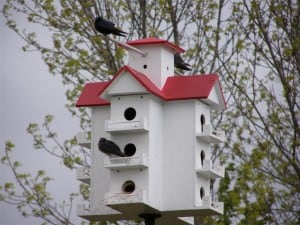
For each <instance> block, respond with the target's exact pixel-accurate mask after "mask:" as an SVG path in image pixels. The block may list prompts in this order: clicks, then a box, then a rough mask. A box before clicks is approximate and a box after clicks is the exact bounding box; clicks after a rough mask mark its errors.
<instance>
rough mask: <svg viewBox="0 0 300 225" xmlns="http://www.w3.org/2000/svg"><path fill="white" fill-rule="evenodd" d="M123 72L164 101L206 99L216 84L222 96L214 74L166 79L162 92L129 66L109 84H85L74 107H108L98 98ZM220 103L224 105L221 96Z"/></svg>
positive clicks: (107, 103)
mask: <svg viewBox="0 0 300 225" xmlns="http://www.w3.org/2000/svg"><path fill="white" fill-rule="evenodd" d="M124 71H128V72H129V74H131V75H132V76H133V77H134V78H135V79H136V80H137V81H138V82H139V83H140V84H141V85H143V87H144V88H145V89H146V90H147V91H149V92H150V93H152V94H154V95H156V96H158V97H160V98H161V99H163V100H166V101H172V100H184V99H206V98H208V96H209V94H210V92H211V90H212V89H213V87H214V85H215V84H216V82H217V84H218V86H219V88H220V92H221V95H222V90H221V86H220V83H219V79H218V76H217V75H216V74H208V75H193V76H174V77H168V78H167V80H166V83H165V85H164V87H163V88H162V90H160V89H159V88H158V87H157V86H156V85H155V84H154V83H153V82H152V81H151V80H150V79H149V78H148V77H147V76H146V75H144V74H143V73H141V72H139V71H136V70H135V69H133V68H131V67H129V66H124V67H122V68H121V69H120V70H119V71H118V73H117V74H116V75H115V76H114V78H113V79H112V80H111V81H109V82H97V83H88V84H86V86H85V87H84V89H83V90H82V94H81V96H80V98H79V100H78V101H77V104H76V106H77V107H82V106H100V105H109V104H110V102H109V101H107V100H104V99H102V98H100V97H99V96H100V95H101V94H103V93H105V91H106V90H107V89H108V88H109V86H110V84H111V83H113V82H114V80H115V79H116V78H117V77H119V76H122V74H123V72H124ZM222 101H223V103H224V105H225V100H224V97H223V95H222Z"/></svg>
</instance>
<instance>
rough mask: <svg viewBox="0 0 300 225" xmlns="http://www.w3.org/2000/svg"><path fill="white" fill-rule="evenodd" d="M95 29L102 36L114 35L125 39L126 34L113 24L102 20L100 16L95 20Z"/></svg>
mask: <svg viewBox="0 0 300 225" xmlns="http://www.w3.org/2000/svg"><path fill="white" fill-rule="evenodd" d="M95 29H96V30H97V31H99V32H100V33H102V34H104V35H107V34H115V35H119V36H123V37H126V35H125V34H127V33H126V32H124V31H122V30H121V29H119V28H116V27H115V24H114V23H113V22H111V21H108V20H106V19H103V18H102V17H100V16H98V17H97V18H96V20H95Z"/></svg>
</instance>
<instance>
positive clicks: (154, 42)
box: [77, 38, 225, 224]
mask: <svg viewBox="0 0 300 225" xmlns="http://www.w3.org/2000/svg"><path fill="white" fill-rule="evenodd" d="M127 44H129V45H131V46H133V47H135V48H137V49H139V50H141V51H143V52H146V56H141V55H139V54H137V53H135V52H134V51H131V50H129V62H128V65H126V66H124V67H122V68H121V69H120V70H119V71H118V73H117V74H116V75H115V76H114V78H113V79H112V80H111V81H109V82H98V83H88V84H86V86H85V87H84V89H83V91H82V94H81V96H80V98H79V100H78V102H77V106H78V107H90V108H91V110H92V130H91V133H92V139H91V144H90V145H89V144H88V141H87V140H86V138H84V136H82V135H81V136H79V137H78V141H79V144H81V145H83V146H85V147H87V146H88V147H89V146H91V154H92V165H91V170H90V171H89V170H87V169H79V170H78V173H77V178H78V179H79V180H80V181H82V182H86V183H89V184H90V188H91V193H90V205H89V207H85V206H80V207H79V208H78V215H79V216H81V217H83V218H86V219H88V220H92V221H97V220H102V221H103V220H111V221H115V220H121V219H137V218H138V217H139V215H140V214H145V213H158V214H160V215H161V217H160V218H159V219H157V223H158V224H164V223H166V221H168V223H170V222H172V223H173V224H185V223H189V222H191V220H187V219H186V218H185V219H183V218H182V217H191V218H193V216H197V215H213V214H220V213H222V212H223V203H221V202H213V201H212V198H211V195H210V180H211V179H216V178H219V177H222V176H223V175H224V168H223V167H222V166H219V167H216V166H214V165H212V161H211V160H210V154H211V153H210V144H211V143H219V142H222V141H223V140H224V133H223V132H222V131H220V130H214V129H213V128H212V126H211V124H210V111H211V109H217V110H222V109H224V108H225V101H224V98H223V94H222V90H221V87H220V83H219V80H218V76H217V75H216V74H209V75H192V76H174V75H173V74H174V54H175V53H180V52H184V50H183V49H181V48H179V47H178V46H176V45H174V44H172V43H170V42H168V41H165V40H161V39H158V38H146V39H141V40H137V41H131V42H128V43H127ZM101 137H104V138H106V139H109V140H112V141H114V142H115V143H116V144H117V145H118V146H119V147H120V149H121V151H123V152H124V153H125V154H126V157H117V156H113V155H110V156H109V155H106V154H104V153H103V152H101V151H99V149H98V141H99V139H100V138H101Z"/></svg>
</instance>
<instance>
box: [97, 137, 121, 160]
mask: <svg viewBox="0 0 300 225" xmlns="http://www.w3.org/2000/svg"><path fill="white" fill-rule="evenodd" d="M98 148H99V150H100V151H101V152H104V153H106V154H108V155H110V154H113V155H117V156H121V157H126V155H125V154H124V153H123V152H121V150H120V148H119V146H118V145H116V143H114V142H113V141H109V140H106V139H105V138H100V140H99V142H98Z"/></svg>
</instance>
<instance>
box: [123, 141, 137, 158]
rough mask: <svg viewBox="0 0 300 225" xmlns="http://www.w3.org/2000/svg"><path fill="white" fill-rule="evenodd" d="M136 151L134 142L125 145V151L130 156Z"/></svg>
mask: <svg viewBox="0 0 300 225" xmlns="http://www.w3.org/2000/svg"><path fill="white" fill-rule="evenodd" d="M135 152H136V147H135V145H134V144H132V143H129V144H127V145H125V147H124V153H125V155H126V156H128V157H130V156H133V155H134V154H135Z"/></svg>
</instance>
